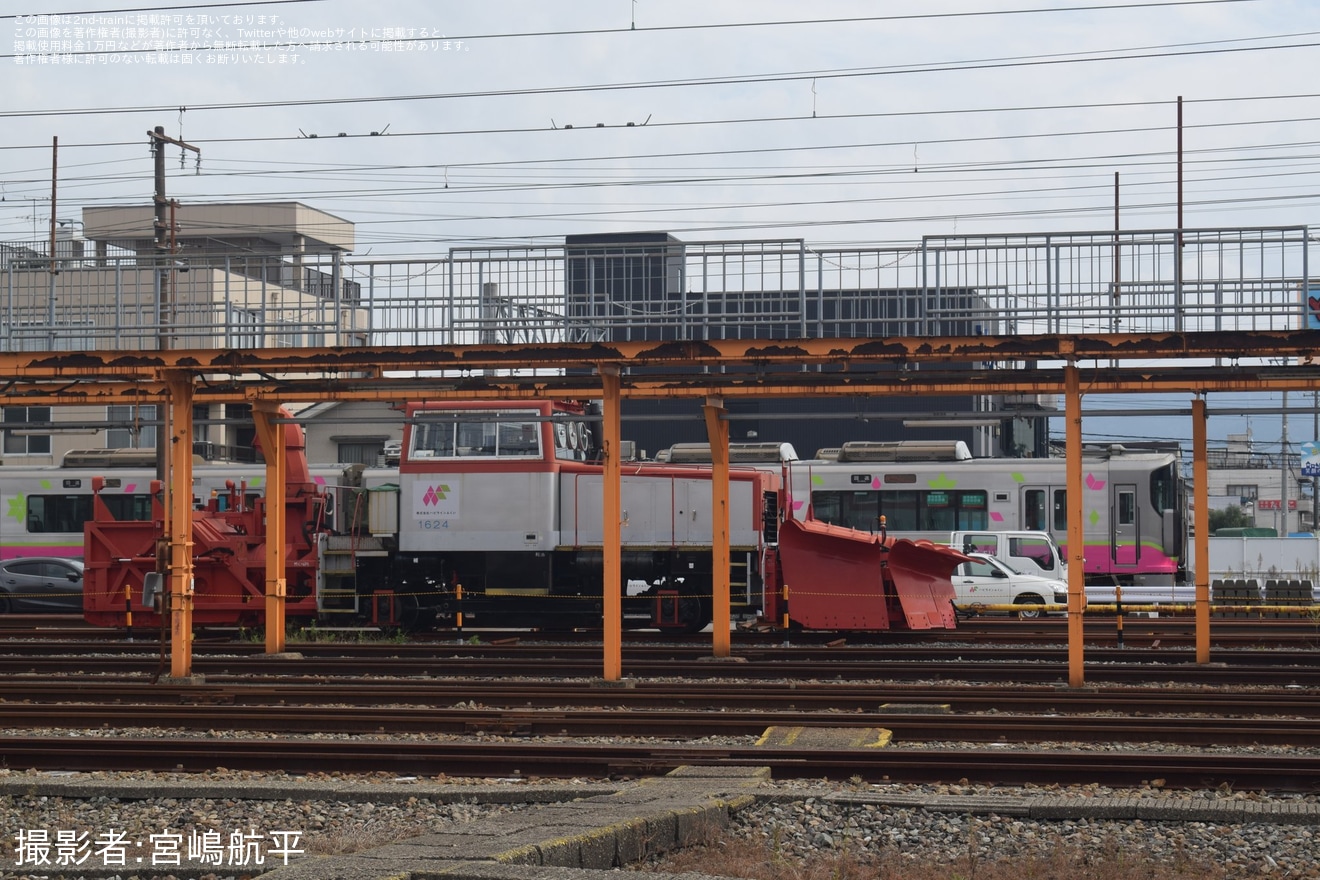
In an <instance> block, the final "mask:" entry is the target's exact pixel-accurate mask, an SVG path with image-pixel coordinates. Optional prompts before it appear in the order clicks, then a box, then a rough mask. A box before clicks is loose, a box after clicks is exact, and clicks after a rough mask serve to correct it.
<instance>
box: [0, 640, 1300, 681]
mask: <svg viewBox="0 0 1320 880" xmlns="http://www.w3.org/2000/svg"><path fill="white" fill-rule="evenodd" d="M48 650H49V648H48V649H47V653H42V652H41V651H39V650H37V649H33V653H31V654H28V653H26V652H24V653H20V654H18V655H15V654H5V655H0V677H4V678H9V677H13V676H16V675H34V674H36V675H52V676H53V675H74V674H79V673H96V674H98V675H103V676H104V675H126V676H145V677H152V676H155V675H161V674H166V673H167V672H168V663H162V661H161V658H160V657H159V656H158V654H153V653H151V652H150V651H149V650H145V651H144V650H142V649H138V650H134V651H118V650H117V651H108V652H96V651H91V652H84V653H79V654H73V655H65V656H51V655H50V654H49V653H48ZM396 653H397V656H396V655H395V653H391V652H389V649H388V648H386V649H384V650H383V651H372V652H370V653H368V654H365V655H363V656H342V655H343V654H344V651H343V650H342V649H338V648H337V649H334V650H333V652H332V653H330V654H329V655H322V654H321V653H320V652H317V651H311V652H309V654H308V655H306V656H303V657H302V658H301V659H289V658H281V657H269V656H266V655H264V654H258V653H237V652H233V651H229V650H226V649H219V650H216V651H214V652H208V651H205V650H199V651H197V652H195V653H194V658H193V664H192V670H193V672H194V673H196V674H199V675H202V676H204V677H205V678H206V679H208V680H212V679H217V678H218V679H222V680H223V679H227V678H234V679H238V678H247V679H255V678H269V679H282V680H290V679H294V678H297V677H302V678H305V679H319V680H322V681H324V680H328V679H336V678H338V679H347V678H361V677H366V676H377V677H381V678H436V677H473V678H485V679H495V678H509V677H523V678H537V679H545V678H584V679H594V678H599V676H600V673H601V665H602V663H601V659H600V649H599V648H595V649H583V650H580V651H577V652H574V654H575V656H570V657H561V656H559V655H561V654H564V653H565V652H564V651H562V650H561V649H553V650H551V651H549V652H547V651H545V650H541V651H536V652H530V651H521V652H510V653H509V654H508V655H507V656H506V655H505V654H504V653H501V652H486V653H481V654H473V653H471V652H463V651H457V650H456V651H453V652H449V651H445V650H443V649H436V650H434V651H432V652H430V653H427V652H421V653H420V654H419V653H416V652H396ZM767 656H768V659H759V658H757V657H754V656H751V655H747V654H741V655H738V656H736V657H734V658H731V659H729V660H712V659H711V658H710V657H709V653H708V651H707V652H705V653H693V652H691V651H689V652H687V653H686V656H684V652H683V651H680V650H676V649H665V650H661V651H660V652H659V655H658V656H652V657H650V658H648V657H644V656H639V655H637V654H635V653H628V652H625V655H624V660H623V669H624V673H625V674H626V675H628V676H632V677H637V678H657V677H664V678H691V679H724V680H728V679H737V680H739V681H747V680H755V679H760V680H767V679H769V680H796V681H876V680H882V681H932V680H951V681H971V682H1009V681H1011V682H1020V683H1035V684H1040V683H1046V684H1049V683H1060V682H1066V681H1067V680H1068V675H1069V670H1068V659H1067V652H1066V651H1065V650H1063V649H1052V650H1034V651H1032V652H1030V653H1027V652H1026V651H1025V649H1022V650H1014V649H973V648H966V647H962V648H950V649H945V650H943V651H936V650H934V649H922V650H921V651H919V652H915V653H914V652H909V651H907V650H906V649H889V650H886V649H874V650H869V651H863V652H861V653H858V654H853V655H850V654H849V653H848V652H842V651H828V650H826V649H821V652H812V653H804V654H794V653H785V652H773V653H771V654H769V655H767ZM1213 659H1214V661H1215V662H1213V663H1210V664H1197V663H1196V662H1195V656H1194V654H1193V653H1192V652H1191V651H1159V652H1146V653H1139V652H1136V651H1123V652H1115V653H1113V654H1106V653H1104V652H1100V651H1097V652H1094V653H1088V654H1087V664H1086V667H1085V675H1086V680H1087V682H1089V683H1091V684H1098V683H1106V684H1116V683H1122V684H1143V683H1149V682H1164V683H1170V684H1199V685H1236V686H1264V685H1275V686H1288V685H1295V686H1299V687H1320V666H1317V665H1316V664H1315V662H1314V659H1315V653H1314V652H1307V651H1302V652H1294V653H1289V652H1264V651H1248V652H1242V653H1241V654H1240V655H1239V654H1234V655H1231V656H1230V655H1229V654H1227V653H1216V654H1215V655H1214V656H1213Z"/></svg>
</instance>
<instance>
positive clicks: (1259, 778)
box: [0, 736, 1320, 791]
mask: <svg viewBox="0 0 1320 880" xmlns="http://www.w3.org/2000/svg"><path fill="white" fill-rule="evenodd" d="M0 754H3V757H4V760H5V762H6V763H7V764H8V765H9V766H11V767H13V766H19V767H33V768H37V769H44V770H84V771H87V770H106V769H115V770H129V769H132V770H156V771H185V772H202V771H206V770H211V769H214V768H215V767H217V766H223V767H226V768H228V769H231V770H264V771H281V772H286V773H309V772H323V771H325V770H326V769H327V768H334V769H336V770H337V771H340V772H344V773H380V772H386V773H395V774H401V775H418V776H438V775H442V774H443V775H459V776H473V775H475V776H497V777H510V776H527V777H537V776H546V777H580V776H587V777H613V778H617V777H630V776H653V775H659V774H663V773H667V772H669V771H671V770H673V769H675V768H677V767H680V766H684V765H698V766H704V767H718V766H749V765H750V766H768V767H770V769H771V772H772V773H773V775H774V776H775V777H776V778H781V779H785V778H832V779H860V780H864V781H868V782H883V781H889V782H922V783H931V782H945V781H954V780H960V779H965V780H968V781H971V782H985V783H997V784H1015V785H1021V784H1067V785H1073V784H1085V783H1087V782H1091V781H1095V780H1097V779H1103V780H1105V783H1106V784H1107V785H1114V786H1140V785H1142V784H1147V783H1149V782H1150V781H1151V780H1155V779H1159V780H1161V784H1163V785H1165V786H1168V787H1174V788H1212V787H1217V786H1222V785H1229V786H1233V787H1235V788H1240V789H1271V790H1276V791H1317V790H1320V758H1307V757H1299V756H1296V755H1287V756H1280V755H1264V754H1214V755H1206V754H1165V753H1154V754H1151V753H1142V752H1131V751H1124V752H1121V753H1113V754H1107V753H1104V752H1090V751H1042V750H1030V751H1016V750H1008V749H996V750H984V749H978V750H971V749H904V748H861V749H821V748H776V747H770V748H766V747H746V748H728V747H724V746H711V747H694V746H675V745H654V744H644V745H617V744H602V743H590V744H576V743H563V742H555V743H545V742H538V743H509V742H494V743H492V742H480V743H429V742H428V743H416V742H400V741H391V742H390V743H389V745H388V746H387V747H384V748H383V747H382V743H381V742H379V741H375V740H370V739H368V740H334V741H325V740H309V739H296V740H291V739H266V738H263V739H238V738H225V739H195V740H190V739H139V738H128V737H97V738H95V739H83V738H76V739H75V738H69V737H45V736H34V737H15V736H5V737H0Z"/></svg>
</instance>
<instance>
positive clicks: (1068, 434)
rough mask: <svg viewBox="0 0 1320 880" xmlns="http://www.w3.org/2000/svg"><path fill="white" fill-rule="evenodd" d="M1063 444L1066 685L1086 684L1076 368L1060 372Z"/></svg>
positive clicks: (1079, 403)
mask: <svg viewBox="0 0 1320 880" xmlns="http://www.w3.org/2000/svg"><path fill="white" fill-rule="evenodd" d="M1063 387H1064V422H1065V438H1064V443H1065V446H1066V449H1067V456H1068V457H1067V463H1066V465H1065V468H1066V480H1065V486H1066V487H1067V490H1068V501H1067V504H1068V684H1070V685H1071V686H1072V687H1081V686H1082V685H1083V684H1085V682H1086V671H1085V656H1084V651H1083V644H1084V641H1085V639H1084V634H1085V627H1084V624H1083V615H1084V614H1085V613H1086V536H1085V533H1084V525H1085V524H1084V523H1083V521H1082V512H1083V511H1082V389H1081V380H1080V378H1079V377H1078V375H1077V365H1076V364H1074V363H1069V364H1068V365H1067V366H1065V367H1064V368H1063Z"/></svg>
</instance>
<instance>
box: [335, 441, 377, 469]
mask: <svg viewBox="0 0 1320 880" xmlns="http://www.w3.org/2000/svg"><path fill="white" fill-rule="evenodd" d="M384 455H385V441H384V440H367V441H364V442H358V441H349V442H341V443H340V444H339V461H340V462H341V463H342V464H365V465H369V466H371V467H375V466H376V464H377V462H379V461H380V459H381V457H382V456H384Z"/></svg>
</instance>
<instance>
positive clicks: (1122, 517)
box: [1118, 489, 1137, 526]
mask: <svg viewBox="0 0 1320 880" xmlns="http://www.w3.org/2000/svg"><path fill="white" fill-rule="evenodd" d="M1136 521H1137V493H1136V492H1133V491H1131V490H1127V489H1125V490H1123V491H1121V492H1119V493H1118V524H1119V525H1121V526H1130V525H1134V524H1135V523H1136Z"/></svg>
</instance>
